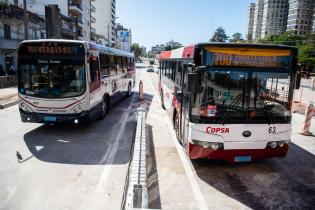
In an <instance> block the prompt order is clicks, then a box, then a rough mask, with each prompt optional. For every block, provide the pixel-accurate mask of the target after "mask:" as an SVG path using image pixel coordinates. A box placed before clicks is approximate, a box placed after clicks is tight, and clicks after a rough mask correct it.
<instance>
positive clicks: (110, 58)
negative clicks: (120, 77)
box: [108, 55, 116, 76]
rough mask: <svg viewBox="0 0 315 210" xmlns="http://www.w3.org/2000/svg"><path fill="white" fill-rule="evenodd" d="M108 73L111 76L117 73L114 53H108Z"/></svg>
mask: <svg viewBox="0 0 315 210" xmlns="http://www.w3.org/2000/svg"><path fill="white" fill-rule="evenodd" d="M108 75H109V76H114V75H116V65H115V58H114V56H113V55H108Z"/></svg>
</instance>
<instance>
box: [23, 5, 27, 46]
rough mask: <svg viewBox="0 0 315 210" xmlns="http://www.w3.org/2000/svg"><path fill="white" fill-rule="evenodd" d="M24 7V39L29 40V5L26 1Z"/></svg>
mask: <svg viewBox="0 0 315 210" xmlns="http://www.w3.org/2000/svg"><path fill="white" fill-rule="evenodd" d="M23 7H24V39H25V40H27V39H28V15H27V5H26V0H23Z"/></svg>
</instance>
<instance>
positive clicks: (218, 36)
mask: <svg viewBox="0 0 315 210" xmlns="http://www.w3.org/2000/svg"><path fill="white" fill-rule="evenodd" d="M228 39H229V36H228V35H226V33H225V30H224V29H223V28H222V27H219V28H217V30H216V31H215V32H214V34H213V36H212V38H211V39H210V41H211V42H226V41H227V40H228Z"/></svg>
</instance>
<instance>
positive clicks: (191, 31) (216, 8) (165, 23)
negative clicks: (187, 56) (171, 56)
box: [116, 0, 252, 51]
mask: <svg viewBox="0 0 315 210" xmlns="http://www.w3.org/2000/svg"><path fill="white" fill-rule="evenodd" d="M250 2H252V1H251V0H116V16H117V17H118V19H117V20H116V22H117V23H121V24H122V25H123V26H124V27H126V28H130V29H131V34H132V42H133V43H134V42H136V43H139V44H140V45H143V46H145V47H146V48H147V51H149V50H150V49H151V46H154V45H157V44H165V43H166V42H168V41H170V40H174V41H178V42H180V43H182V44H183V45H188V44H192V43H198V42H206V41H208V40H209V39H210V38H211V37H212V35H213V32H214V31H215V30H216V29H217V28H218V27H220V26H221V27H223V28H224V29H225V30H226V32H227V34H228V35H229V36H231V35H232V34H233V33H236V32H240V33H242V34H243V37H245V36H246V32H247V9H248V5H249V3H250Z"/></svg>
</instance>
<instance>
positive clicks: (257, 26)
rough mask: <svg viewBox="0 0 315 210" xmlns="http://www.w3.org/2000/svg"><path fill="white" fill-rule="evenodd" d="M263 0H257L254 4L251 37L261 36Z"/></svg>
mask: <svg viewBox="0 0 315 210" xmlns="http://www.w3.org/2000/svg"><path fill="white" fill-rule="evenodd" d="M264 2H265V0H257V1H256V4H255V14H254V27H253V39H258V38H260V37H261V29H262V21H263V15H264Z"/></svg>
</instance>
